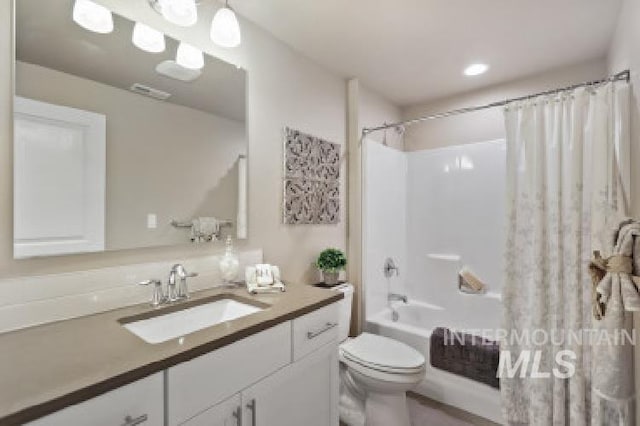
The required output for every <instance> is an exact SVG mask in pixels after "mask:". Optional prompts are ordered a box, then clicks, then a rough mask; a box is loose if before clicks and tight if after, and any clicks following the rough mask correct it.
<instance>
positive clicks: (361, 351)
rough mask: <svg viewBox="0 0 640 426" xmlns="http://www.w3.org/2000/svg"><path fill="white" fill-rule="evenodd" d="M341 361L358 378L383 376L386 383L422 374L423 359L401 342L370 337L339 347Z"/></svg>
mask: <svg viewBox="0 0 640 426" xmlns="http://www.w3.org/2000/svg"><path fill="white" fill-rule="evenodd" d="M340 359H341V361H343V362H344V363H345V364H347V366H350V367H353V368H354V369H355V370H357V371H359V372H360V373H361V374H368V375H375V374H376V372H377V373H385V374H384V375H385V377H386V378H387V379H388V378H389V377H394V376H401V375H408V376H414V375H416V374H423V373H424V370H425V359H424V356H423V355H422V354H421V353H420V352H418V351H416V350H415V349H413V348H412V347H410V346H408V345H406V344H404V343H402V342H398V341H396V340H393V339H390V338H388V337H384V336H378V335H375V334H370V333H362V334H361V335H360V336H358V337H356V338H354V339H350V340H348V341H346V342H345V343H343V344H342V345H340ZM389 375H390V376H389ZM387 376H388V377H387ZM397 379H398V380H399V381H401V382H403V381H404V380H402V379H401V378H400V377H398V378H397Z"/></svg>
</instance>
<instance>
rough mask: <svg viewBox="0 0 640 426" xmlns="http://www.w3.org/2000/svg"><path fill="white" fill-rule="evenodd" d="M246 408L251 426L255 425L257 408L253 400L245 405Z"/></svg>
mask: <svg viewBox="0 0 640 426" xmlns="http://www.w3.org/2000/svg"><path fill="white" fill-rule="evenodd" d="M247 408H248V409H249V410H250V411H251V426H257V425H256V412H257V411H258V407H257V406H256V400H255V398H254V399H252V400H251V402H250V403H248V404H247Z"/></svg>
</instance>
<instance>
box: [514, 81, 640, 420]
mask: <svg viewBox="0 0 640 426" xmlns="http://www.w3.org/2000/svg"><path fill="white" fill-rule="evenodd" d="M594 92H595V93H594ZM628 96H629V88H628V84H627V83H615V84H613V83H610V84H606V85H604V86H602V87H600V88H597V89H594V90H591V89H578V90H576V91H574V92H573V93H571V94H567V93H565V94H561V95H557V96H555V97H553V98H552V99H549V98H547V97H540V98H537V99H534V100H529V101H526V102H522V103H518V104H515V105H510V106H509V108H508V109H507V111H506V113H505V115H506V124H507V148H508V149H507V177H506V181H507V183H508V192H507V202H508V204H507V218H508V220H507V223H508V228H507V247H506V255H507V261H506V277H505V287H504V291H503V294H504V307H505V319H506V325H507V327H508V329H512V330H518V331H522V330H525V329H529V330H532V329H537V328H541V329H544V330H547V331H549V330H551V329H554V328H555V329H558V330H560V331H565V332H566V331H569V330H579V329H582V328H590V326H591V323H592V317H591V315H592V314H591V306H590V301H591V292H590V289H591V283H590V280H589V276H588V273H587V270H586V262H588V260H589V259H590V256H591V249H592V248H597V247H598V241H597V240H598V239H597V236H598V235H599V233H600V231H601V230H602V229H603V227H604V226H606V225H605V224H606V223H607V220H608V219H609V218H610V216H612V215H614V214H625V213H626V210H627V206H629V201H630V200H629V198H628V196H629V167H630V164H629V163H628V162H629V158H630V155H629V149H630V141H629V122H628V115H629V98H628ZM502 349H503V350H509V351H510V352H511V353H512V356H514V357H517V356H518V355H519V354H520V353H521V351H522V350H527V349H541V350H542V351H543V357H544V358H543V359H545V360H548V362H547V361H545V362H544V364H543V365H542V367H541V369H542V370H543V371H551V369H552V368H553V367H554V365H553V364H552V361H553V359H554V357H555V355H556V353H557V352H558V351H559V350H561V349H569V350H572V351H574V352H575V353H576V355H577V356H578V359H579V360H582V359H584V360H585V361H586V360H589V359H590V352H591V351H590V349H591V348H590V347H588V346H579V345H577V344H576V343H575V340H574V341H573V342H570V343H566V344H563V345H554V344H553V343H552V342H550V343H549V344H547V345H545V346H537V347H535V348H533V347H530V346H527V345H526V342H524V344H517V342H512V341H509V339H507V340H506V341H504V342H503V347H502ZM598 367H600V369H602V368H603V367H602V366H595V368H594V369H593V370H591V364H590V363H589V362H588V361H586V362H585V363H584V364H582V363H577V364H576V372H575V374H574V375H573V376H572V377H570V378H568V379H559V378H551V379H549V380H536V379H529V378H524V379H520V378H516V379H504V380H503V381H502V395H503V403H504V412H505V416H506V419H507V421H508V422H509V423H527V424H531V425H548V424H565V419H568V418H570V419H571V424H574V423H575V424H597V425H601V424H606V425H613V424H622V425H626V424H632V422H633V419H630V418H626V417H625V414H626V413H627V412H633V410H629V411H626V410H623V411H622V413H621V414H622V418H619V413H618V412H617V410H616V409H615V407H613V408H614V409H613V410H611V407H612V406H611V404H610V403H607V402H605V401H603V400H601V399H599V398H597V397H596V396H595V395H594V394H593V393H592V392H590V389H589V387H588V384H589V383H590V376H592V375H597V374H598V371H599V369H598ZM612 367H616V366H612ZM617 367H619V366H617ZM607 368H609V367H607ZM624 370H625V371H632V370H633V365H626V366H625V368H624ZM600 371H601V370H600ZM620 380H621V381H624V380H633V379H632V377H631V375H630V374H626V375H621V376H620ZM631 403H632V401H631V402H630V404H631ZM607 405H608V406H609V407H608V409H605V406H607ZM589 406H590V407H591V410H588V407H589ZM590 411H591V415H592V418H591V419H589V418H588V415H589V412H590Z"/></svg>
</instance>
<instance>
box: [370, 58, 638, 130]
mask: <svg viewBox="0 0 640 426" xmlns="http://www.w3.org/2000/svg"><path fill="white" fill-rule="evenodd" d="M630 79H631V72H630V71H629V70H624V71H622V72H619V73H617V74H614V75H612V76H610V77H608V78H604V79H602V80H596V81H588V82H584V83H580V84H574V85H573V86H568V87H563V88H560V89H552V90H547V91H546V92H540V93H535V94H533V95H527V96H521V97H519V98H512V99H506V100H504V101H498V102H493V103H490V104H486V105H478V106H473V107H467V108H461V109H454V110H452V111H447V112H441V113H438V114H432V115H427V116H424V117H418V118H412V119H410V120H404V121H398V122H396V123H390V124H387V123H384V124H383V125H382V126H377V127H365V128H363V129H362V136H363V137H364V136H366V135H368V134H369V133H372V132H376V131H378V130H385V129H391V128H397V127H404V126H410V125H412V124H416V123H420V122H422V121H427V120H435V119H437V118H445V117H451V116H454V115H460V114H466V113H468V112H475V111H482V110H483V109H489V108H496V107H501V106H505V105H507V104H509V103H511V102H517V101H524V100H527V99H531V98H535V97H538V96H544V95H553V94H554V93H560V92H565V91H568V90H574V89H578V88H580V87H588V86H597V85H599V84H603V83H609V82H612V81H622V80H624V81H626V82H629V80H630Z"/></svg>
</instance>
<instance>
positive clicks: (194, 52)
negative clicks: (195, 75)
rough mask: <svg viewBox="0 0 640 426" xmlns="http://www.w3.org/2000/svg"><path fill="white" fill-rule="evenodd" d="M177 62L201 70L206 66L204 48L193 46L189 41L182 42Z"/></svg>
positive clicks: (191, 68)
mask: <svg viewBox="0 0 640 426" xmlns="http://www.w3.org/2000/svg"><path fill="white" fill-rule="evenodd" d="M176 62H177V63H178V64H179V65H181V66H183V67H185V68H188V69H190V70H199V69H202V67H204V54H203V53H202V50H200V49H198V48H196V47H193V46H192V45H190V44H188V43H180V45H179V46H178V54H177V55H176Z"/></svg>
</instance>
